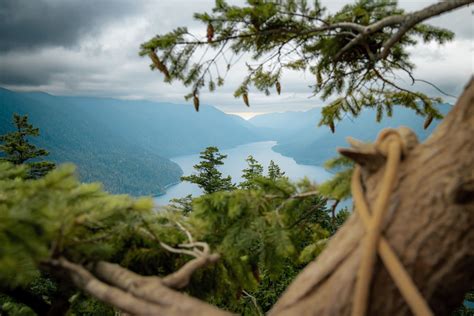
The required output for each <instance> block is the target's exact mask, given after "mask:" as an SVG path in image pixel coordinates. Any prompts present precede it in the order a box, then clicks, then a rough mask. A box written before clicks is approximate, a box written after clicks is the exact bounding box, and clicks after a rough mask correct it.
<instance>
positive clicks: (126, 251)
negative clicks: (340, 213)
mask: <svg viewBox="0 0 474 316" xmlns="http://www.w3.org/2000/svg"><path fill="white" fill-rule="evenodd" d="M211 152H212V153H213V157H214V158H213V159H214V161H221V162H222V159H223V158H222V156H221V155H218V154H217V153H218V152H217V151H216V150H211ZM208 158H209V155H206V154H203V160H204V161H209V159H208ZM252 164H253V165H258V162H256V161H253V162H252ZM257 169H259V168H257ZM280 174H283V173H282V172H281V171H280ZM26 175H27V167H26V166H13V165H11V164H9V163H1V164H0V196H1V197H2V198H1V199H0V217H1V218H2V225H1V226H0V242H1V244H2V249H1V250H0V283H1V284H2V285H3V288H2V289H0V292H2V293H4V296H2V299H1V302H2V306H3V307H2V309H3V311H4V312H5V313H7V311H9V312H8V313H10V314H15V313H16V312H18V311H30V309H28V308H27V307H26V306H25V305H22V304H21V302H18V301H15V300H13V299H11V298H9V296H8V290H9V289H10V290H11V289H18V288H31V286H32V284H33V283H34V282H35V280H38V277H40V276H41V275H44V273H50V272H51V273H52V274H51V275H52V276H53V277H54V280H55V281H54V282H53V283H51V284H52V286H53V287H54V288H59V287H61V286H62V284H67V282H68V281H67V280H64V279H62V278H59V277H58V276H57V275H55V274H54V271H50V270H49V269H48V268H47V264H45V263H47V262H48V260H49V259H51V258H56V257H58V256H64V257H66V258H68V259H69V260H72V261H74V262H81V263H83V264H87V263H88V262H89V263H93V262H97V261H99V260H107V261H110V262H116V263H119V264H120V265H121V266H123V267H126V268H128V269H131V270H133V271H136V272H138V273H140V274H143V275H167V274H170V273H172V272H174V271H176V270H177V269H179V267H181V266H182V265H183V264H184V263H185V262H187V260H189V259H188V258H187V257H186V256H183V255H177V254H172V253H169V252H168V251H167V250H165V249H163V248H162V247H161V246H160V242H164V243H166V244H168V245H176V244H179V243H182V242H183V241H184V240H185V239H186V235H185V234H184V233H183V232H182V231H181V230H180V229H179V226H177V224H176V223H179V225H182V226H184V227H186V229H187V230H189V231H190V232H191V233H192V235H193V236H194V238H195V239H197V240H202V241H205V242H207V243H208V244H209V245H210V246H211V248H212V249H213V250H214V251H216V252H218V253H220V254H221V260H219V262H218V263H217V264H216V265H215V266H211V267H208V268H205V269H202V270H199V271H198V272H197V273H196V274H195V275H193V279H192V282H191V284H190V285H189V287H188V292H189V293H190V294H191V295H193V296H196V297H200V298H203V299H205V300H207V301H209V302H212V303H214V304H217V305H219V306H223V307H225V308H227V309H230V310H233V311H236V312H243V313H246V314H254V313H255V312H256V307H255V304H254V301H253V300H251V299H250V297H251V296H252V297H255V299H256V302H257V304H258V306H260V307H259V308H261V309H262V310H267V309H268V308H269V307H270V306H271V305H272V304H273V303H274V302H275V300H276V298H277V297H278V296H279V294H280V293H281V292H282V291H283V289H284V287H285V286H286V285H287V284H288V283H289V282H290V281H291V279H292V278H293V276H294V275H295V274H296V273H297V271H299V270H300V269H301V268H302V267H303V266H304V264H306V263H307V262H308V261H310V260H312V259H313V258H314V257H315V256H317V255H318V253H319V252H320V251H321V250H322V248H323V247H324V245H325V242H326V239H327V238H328V236H329V235H330V234H331V232H332V224H331V219H330V217H329V215H328V210H326V208H325V201H326V200H325V199H324V198H322V197H321V196H320V195H319V194H317V193H311V192H314V190H315V187H314V185H313V184H311V183H310V182H309V181H308V180H304V181H301V182H300V183H297V184H294V183H291V182H290V181H289V180H288V179H287V178H286V177H279V178H277V179H271V178H270V177H255V178H252V180H250V182H254V183H249V185H250V186H251V187H252V189H251V190H237V189H234V190H231V191H230V190H225V191H219V192H214V193H212V194H205V195H203V196H201V197H198V198H195V199H192V198H191V197H190V196H188V197H186V198H184V199H182V200H181V201H179V202H177V201H175V203H174V205H171V206H169V207H168V208H167V210H164V211H162V212H154V210H153V204H152V201H151V199H132V198H130V197H127V196H121V195H109V194H107V193H104V192H102V190H101V188H100V186H99V185H97V184H87V185H85V184H80V183H79V182H78V181H77V180H76V179H75V176H74V168H73V167H72V166H68V165H65V166H61V167H59V168H57V169H56V170H54V171H52V172H50V173H49V174H47V175H46V176H45V177H43V178H41V179H37V180H27V179H26ZM249 179H250V178H249ZM305 192H306V193H307V192H310V194H304V193H305ZM183 210H186V211H183ZM64 282H66V283H64ZM43 283H44V284H47V283H45V282H43ZM51 291H52V292H51ZM51 291H50V292H48V293H49V294H46V296H45V297H48V299H51V300H54V299H55V295H56V294H55V292H54V291H55V290H54V289H53V290H51ZM245 293H246V294H245ZM5 295H6V296H5ZM249 295H250V296H249ZM69 301H70V302H71V307H70V308H71V311H72V312H74V313H75V314H77V315H85V314H91V313H92V314H94V313H99V312H100V313H101V314H108V313H113V311H112V310H111V309H110V308H107V307H105V306H103V304H101V303H99V302H97V301H95V300H93V299H91V298H89V297H87V296H85V295H83V294H81V293H77V292H74V291H72V292H71V294H70V298H69ZM24 303H27V302H24ZM52 303H54V302H52ZM15 311H16V312H15ZM25 313H26V312H25Z"/></svg>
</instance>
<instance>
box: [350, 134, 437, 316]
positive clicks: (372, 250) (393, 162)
mask: <svg viewBox="0 0 474 316" xmlns="http://www.w3.org/2000/svg"><path fill="white" fill-rule="evenodd" d="M375 146H376V148H377V150H378V151H379V152H381V153H382V154H384V155H385V156H386V157H387V160H386V166H385V172H384V175H383V178H382V183H381V189H380V192H379V195H378V196H377V199H376V200H375V205H374V208H373V210H372V211H371V210H370V208H369V206H368V203H367V201H366V199H365V195H364V191H363V189H362V184H361V168H360V166H356V168H355V170H354V174H353V176H352V182H351V190H352V196H353V199H354V204H355V209H356V211H357V213H358V215H359V216H360V218H361V219H362V223H363V225H364V227H365V230H366V234H365V236H364V239H363V241H362V243H363V245H362V258H361V263H360V266H359V270H358V273H357V281H356V285H355V293H354V300H353V306H352V316H364V315H365V314H366V313H367V307H368V306H367V305H368V298H369V291H370V284H371V281H372V275H373V271H374V266H375V263H376V259H377V253H378V254H379V255H380V257H381V259H382V262H383V263H384V265H385V267H386V268H387V270H388V272H389V274H390V276H391V277H392V279H393V281H394V282H395V284H396V285H397V287H398V289H399V290H400V292H401V294H402V296H403V298H404V299H405V301H406V302H407V304H408V305H409V307H410V309H411V311H412V312H413V314H414V315H417V316H431V315H433V312H432V311H431V310H430V308H429V306H428V304H427V303H426V301H425V299H424V298H423V296H422V295H421V293H420V291H419V290H418V288H417V287H416V285H415V283H414V282H413V280H412V278H411V277H410V275H409V274H408V272H407V271H406V269H405V268H404V266H403V264H402V263H401V262H400V260H399V258H398V257H397V255H396V254H395V252H394V250H393V248H392V247H391V246H390V244H389V243H388V242H387V240H386V239H385V238H384V237H383V235H382V221H383V219H384V218H385V214H386V210H387V206H388V202H389V198H390V194H391V192H392V190H393V187H394V186H395V181H396V179H397V178H396V174H397V171H398V167H399V164H400V160H401V158H402V154H403V153H404V152H405V150H406V144H405V143H404V141H403V138H402V136H401V135H400V133H399V132H398V131H397V130H394V129H387V130H384V131H382V133H381V134H380V136H379V138H378V139H377V141H376V143H375Z"/></svg>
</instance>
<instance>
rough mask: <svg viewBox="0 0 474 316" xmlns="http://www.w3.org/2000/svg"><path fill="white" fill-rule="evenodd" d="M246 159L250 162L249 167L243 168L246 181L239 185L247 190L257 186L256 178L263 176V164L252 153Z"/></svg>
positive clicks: (243, 176)
mask: <svg viewBox="0 0 474 316" xmlns="http://www.w3.org/2000/svg"><path fill="white" fill-rule="evenodd" d="M245 161H246V162H247V164H248V167H247V168H246V169H244V170H242V178H244V179H245V181H243V182H241V183H240V184H239V187H240V188H241V189H247V190H249V189H255V188H256V186H257V185H256V182H255V180H256V179H257V178H259V177H263V166H262V165H261V164H260V163H258V161H257V160H256V159H255V158H254V157H253V156H252V155H250V156H248V157H247V159H246V160H245Z"/></svg>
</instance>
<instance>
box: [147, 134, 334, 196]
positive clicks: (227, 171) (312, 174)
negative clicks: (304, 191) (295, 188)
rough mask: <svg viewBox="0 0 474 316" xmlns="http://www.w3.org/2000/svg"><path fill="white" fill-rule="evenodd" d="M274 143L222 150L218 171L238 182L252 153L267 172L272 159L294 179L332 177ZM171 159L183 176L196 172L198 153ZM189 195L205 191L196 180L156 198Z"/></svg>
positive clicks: (261, 143)
mask: <svg viewBox="0 0 474 316" xmlns="http://www.w3.org/2000/svg"><path fill="white" fill-rule="evenodd" d="M275 145H276V142H275V141H266V142H256V143H249V144H245V145H240V146H237V147H233V148H230V149H225V150H222V151H221V152H222V153H223V154H226V155H227V158H226V159H225V160H224V165H223V166H220V167H219V170H220V171H221V172H222V174H223V175H224V176H227V175H230V176H231V177H232V181H233V182H234V183H236V182H237V183H239V182H241V180H242V177H241V175H242V170H243V169H245V168H246V167H247V163H246V161H245V159H246V158H247V157H248V156H249V155H252V156H253V157H254V158H255V159H257V160H258V161H259V162H260V163H261V164H262V165H263V166H264V168H265V171H266V168H267V167H268V165H269V163H270V160H273V161H274V162H275V163H276V164H277V165H279V166H280V168H281V170H282V171H285V172H286V175H287V176H288V177H289V178H290V179H291V180H299V179H302V178H304V177H308V178H309V179H310V180H312V181H314V182H318V183H319V182H322V181H325V180H327V179H329V178H330V177H331V174H330V173H329V172H327V171H326V170H325V169H324V168H322V167H318V166H310V165H301V164H298V163H296V161H295V160H294V159H293V158H289V157H285V156H283V155H281V154H279V153H277V152H274V151H273V150H272V147H273V146H275ZM171 160H172V161H174V162H176V163H177V164H178V165H179V166H180V167H181V169H183V172H184V175H190V174H192V173H193V172H194V169H193V166H194V165H195V164H197V163H198V162H199V161H200V158H199V154H194V155H186V156H180V157H175V158H171ZM188 194H192V195H193V196H198V195H200V194H202V191H201V189H199V187H198V186H197V185H195V184H193V183H189V182H181V183H178V184H176V185H173V186H171V187H169V188H168V189H167V190H166V194H164V195H161V196H158V197H156V198H155V202H156V204H157V205H166V204H168V202H169V200H170V199H173V198H180V197H184V196H186V195H188Z"/></svg>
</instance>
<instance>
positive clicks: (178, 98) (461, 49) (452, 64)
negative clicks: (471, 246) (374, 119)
mask: <svg viewBox="0 0 474 316" xmlns="http://www.w3.org/2000/svg"><path fill="white" fill-rule="evenodd" d="M228 2H229V3H230V4H236V5H238V4H243V3H244V0H229V1H228ZM321 2H322V4H323V5H324V6H326V7H327V8H328V10H329V11H330V12H334V11H335V10H337V9H339V8H341V7H342V6H343V5H344V4H346V3H349V2H351V1H348V0H331V1H329V0H323V1H321ZM432 3H435V1H434V0H418V1H413V0H400V1H399V4H400V6H401V7H403V8H405V9H406V10H408V11H412V10H416V9H420V8H423V7H425V6H427V5H429V4H432ZM213 4H214V1H213V0H0V87H4V88H7V89H11V90H15V91H32V90H34V91H44V92H48V93H51V94H54V95H74V96H84V95H86V96H98V97H113V98H121V99H147V100H153V101H166V102H173V103H180V104H183V103H186V101H185V100H184V95H185V94H187V93H188V92H189V90H188V88H185V87H183V86H182V85H181V84H179V83H176V82H175V83H173V84H172V85H169V84H167V83H164V82H163V77H162V75H161V74H160V73H158V72H156V71H154V72H152V71H150V68H149V64H150V62H149V60H148V59H147V58H142V57H139V56H138V51H139V46H140V44H141V43H143V42H145V41H146V40H148V39H150V38H152V37H153V36H154V35H156V34H163V33H166V32H169V31H171V30H172V29H174V28H176V27H178V26H188V28H189V29H190V30H191V31H192V32H194V33H196V34H203V35H204V34H205V26H203V25H201V24H200V23H198V22H196V21H194V20H193V18H192V15H193V13H194V12H205V11H210V10H211V8H212V6H213ZM473 12H474V7H473V6H470V7H466V8H462V9H459V10H457V11H453V12H450V13H447V14H445V15H442V16H440V17H437V18H434V19H432V20H430V21H429V23H431V24H434V25H437V26H442V27H446V28H448V29H451V30H452V31H454V32H455V33H456V38H455V40H454V41H452V42H450V43H447V44H445V45H442V46H441V45H439V44H433V43H431V44H418V45H417V46H415V47H414V48H412V49H410V52H411V54H412V61H413V62H414V64H415V65H416V70H415V76H416V77H417V78H420V79H426V80H430V81H431V82H433V83H435V84H436V85H437V86H439V87H440V88H441V89H442V90H444V91H446V92H447V93H449V94H452V95H454V96H458V95H459V94H460V93H461V91H462V89H463V87H464V85H465V84H466V83H467V81H468V80H469V78H470V77H471V76H472V74H473V70H474V54H473V53H474V52H473V50H474V42H473V39H474V35H473V34H474V19H473V17H474V14H473ZM244 73H245V66H244V61H242V62H241V63H240V64H238V65H237V66H236V67H235V68H234V69H233V71H232V72H231V73H229V75H228V76H227V78H226V84H225V86H224V87H222V88H220V89H218V90H217V91H216V92H214V93H206V92H204V93H202V94H201V97H200V99H201V102H202V103H203V104H210V105H214V106H216V107H218V108H219V109H221V110H223V111H224V112H227V113H236V114H239V115H241V116H243V117H245V118H248V117H251V116H253V115H255V114H260V113H268V112H275V111H276V112H282V111H295V110H298V111H299V110H307V109H310V108H313V107H316V106H322V105H324V102H323V101H321V100H320V99H319V98H317V97H311V89H310V88H309V85H310V84H313V82H312V81H313V80H314V79H313V76H312V75H311V74H309V73H306V74H305V73H296V72H287V73H285V74H284V75H283V77H282V80H281V83H282V87H283V91H282V94H281V95H280V96H277V95H275V94H272V95H271V96H269V97H267V96H265V95H264V94H262V93H259V92H252V91H251V93H250V95H249V98H250V100H251V107H250V108H247V107H245V106H244V105H243V103H242V101H241V100H240V99H235V98H234V97H233V91H234V90H235V88H236V87H237V86H238V84H239V82H240V80H241V79H242V77H243V74H244ZM402 84H405V83H402ZM416 88H417V89H419V90H421V91H423V92H426V93H428V94H430V95H438V94H439V93H438V92H437V91H436V90H435V89H434V88H432V87H430V86H428V85H426V84H419V85H417V86H416ZM445 100H446V101H447V102H450V103H454V102H455V99H454V98H450V97H445Z"/></svg>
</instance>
